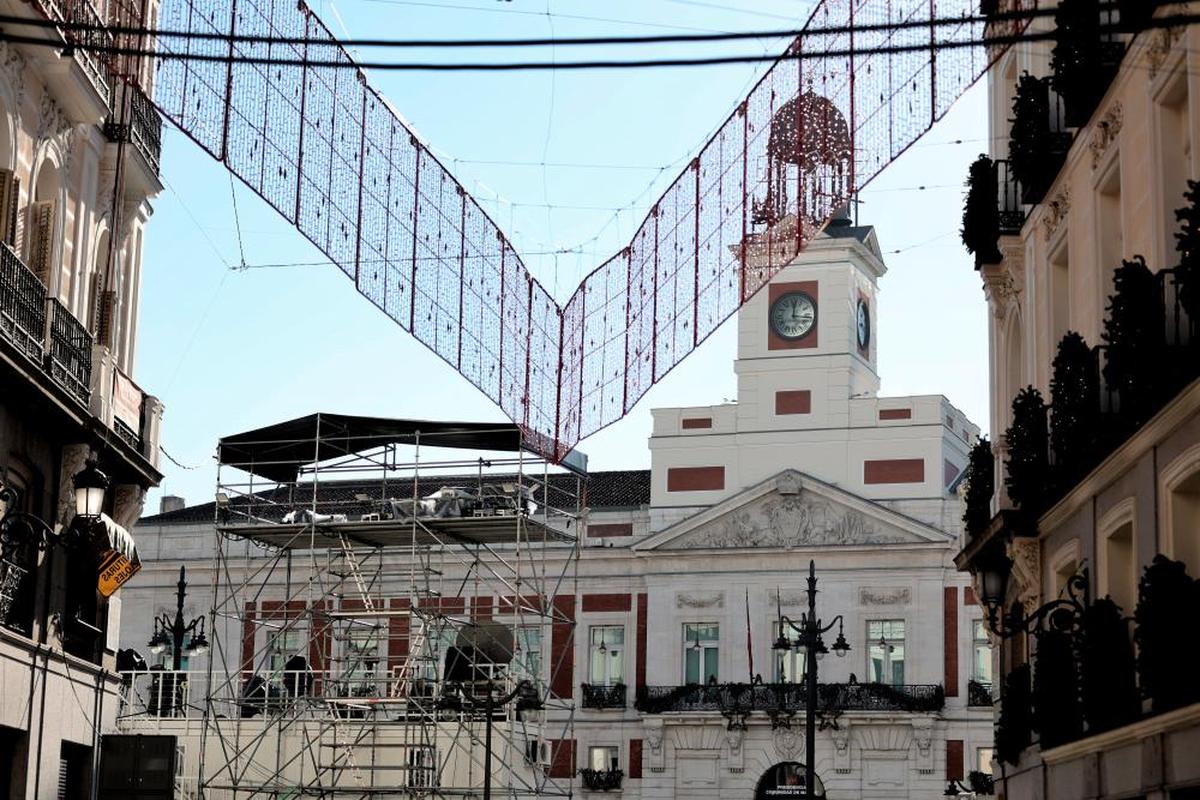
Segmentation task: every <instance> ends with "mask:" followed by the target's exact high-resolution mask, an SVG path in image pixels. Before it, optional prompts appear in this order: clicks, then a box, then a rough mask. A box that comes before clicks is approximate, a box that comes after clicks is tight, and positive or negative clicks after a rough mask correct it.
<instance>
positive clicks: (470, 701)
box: [446, 676, 541, 800]
mask: <svg viewBox="0 0 1200 800" xmlns="http://www.w3.org/2000/svg"><path fill="white" fill-rule="evenodd" d="M476 687H479V688H483V689H484V690H485V693H484V695H483V697H482V699H481V698H479V697H478V696H477V695H475V694H474V693H473V692H472V691H463V685H462V684H461V683H454V684H447V686H446V690H447V694H449V693H451V692H455V693H457V694H458V696H459V698H458V699H459V701H460V702H461V703H462V704H463V705H465V706H466V707H467V708H469V709H471V710H472V711H474V710H477V709H480V708H482V709H483V713H484V734H483V800H492V716H493V714H495V712H496V710H497V709H499V708H504V707H505V706H506V705H508V704H509V703H511V702H512V701H513V700H514V699H516V700H517V709H518V710H520V709H521V708H522V706H525V707H527V708H528V709H530V710H533V709H536V708H540V706H541V701H540V700H539V699H538V694H537V688H536V687H535V686H534V685H533V682H532V681H530V680H521V681H519V682H518V683H517V685H516V686H514V687H513V689H512V691H510V692H507V693H505V694H502V695H497V694H496V689H497V688H499V686H498V684H497V683H496V682H495V680H493V679H492V678H491V677H490V676H489V677H488V679H487V681H486V682H485V683H483V685H482V687H480V685H479V684H478V683H473V684H472V688H473V689H474V688H476ZM517 698H519V699H517Z"/></svg>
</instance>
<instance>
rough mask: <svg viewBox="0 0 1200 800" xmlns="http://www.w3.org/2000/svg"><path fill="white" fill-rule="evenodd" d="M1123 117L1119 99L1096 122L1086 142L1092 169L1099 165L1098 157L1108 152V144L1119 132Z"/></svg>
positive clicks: (1123, 112)
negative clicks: (1090, 137) (1093, 130)
mask: <svg viewBox="0 0 1200 800" xmlns="http://www.w3.org/2000/svg"><path fill="white" fill-rule="evenodd" d="M1124 117H1125V110H1124V108H1122V106H1121V103H1120V101H1116V102H1114V103H1113V104H1112V106H1111V107H1109V109H1108V111H1107V112H1105V114H1104V116H1103V117H1102V118H1101V119H1100V121H1099V122H1097V123H1096V129H1095V132H1094V133H1093V134H1092V140H1091V141H1090V142H1089V143H1088V149H1089V150H1090V151H1091V153H1092V169H1095V168H1096V167H1097V166H1099V165H1100V159H1101V158H1103V157H1104V154H1105V153H1106V152H1108V147H1109V145H1111V144H1112V143H1113V142H1114V141H1116V139H1117V135H1118V134H1119V133H1120V132H1121V126H1122V124H1123V123H1124Z"/></svg>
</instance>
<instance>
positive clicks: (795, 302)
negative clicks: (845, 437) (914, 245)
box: [734, 213, 887, 431]
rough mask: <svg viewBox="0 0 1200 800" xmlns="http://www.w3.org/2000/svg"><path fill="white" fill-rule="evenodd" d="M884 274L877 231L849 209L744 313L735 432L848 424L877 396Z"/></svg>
mask: <svg viewBox="0 0 1200 800" xmlns="http://www.w3.org/2000/svg"><path fill="white" fill-rule="evenodd" d="M886 271H887V267H886V266H884V263H883V259H882V257H881V254H880V251H879V243H878V240H877V238H876V236H875V229H874V228H872V227H869V226H864V227H858V226H855V225H854V224H853V223H852V222H851V220H850V219H849V217H848V215H847V214H845V213H843V214H841V215H840V216H839V217H838V218H835V219H834V220H833V221H832V222H831V223H830V224H829V226H828V227H827V228H826V230H825V232H824V233H823V234H821V235H820V236H818V237H817V238H815V239H814V240H813V241H811V242H810V243H809V244H808V246H807V247H806V248H805V250H804V252H803V253H801V254H800V256H799V257H798V258H797V259H796V260H794V261H793V262H792V263H791V264H789V265H788V266H787V267H785V268H784V269H782V270H780V271H779V272H778V273H776V275H775V276H774V277H773V278H772V279H771V281H770V283H768V284H767V285H766V286H765V287H764V288H763V289H762V290H761V291H759V292H758V294H756V295H755V296H754V297H752V298H751V299H750V301H749V302H748V303H746V304H745V305H744V306H743V307H742V309H741V310H740V312H739V313H738V355H737V361H736V362H735V365H734V369H735V371H736V372H737V375H738V429H739V430H744V431H749V430H783V429H795V428H831V427H840V426H845V425H848V424H849V420H850V400H851V398H860V397H873V396H875V395H876V394H877V393H878V391H879V376H878V374H877V373H876V370H875V292H876V282H877V280H878V279H879V278H880V277H881V276H882V275H883V274H884V273H885V272H886Z"/></svg>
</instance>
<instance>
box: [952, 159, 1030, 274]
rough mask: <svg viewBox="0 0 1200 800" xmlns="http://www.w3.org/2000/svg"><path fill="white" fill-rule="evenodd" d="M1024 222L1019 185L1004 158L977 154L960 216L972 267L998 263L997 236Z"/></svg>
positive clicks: (1017, 229)
mask: <svg viewBox="0 0 1200 800" xmlns="http://www.w3.org/2000/svg"><path fill="white" fill-rule="evenodd" d="M1024 224H1025V209H1024V207H1023V206H1022V205H1021V188H1020V185H1019V184H1018V183H1017V179H1016V176H1015V175H1014V174H1013V171H1012V166H1011V165H1010V164H1009V162H1008V161H1006V160H1003V159H998V160H996V161H993V160H992V159H990V158H988V157H987V156H980V157H979V158H978V159H976V161H975V163H974V164H972V165H971V170H970V174H969V176H968V178H967V197H966V200H965V203H964V207H963V216H962V242H963V245H964V246H966V248H967V250H968V251H969V252H971V253H973V254H974V255H975V269H979V268H980V267H982V266H983V265H984V264H999V263H1000V262H1001V261H1003V260H1004V255H1003V253H1001V252H1000V237H1001V236H1017V235H1019V234H1020V233H1021V228H1022V226H1024Z"/></svg>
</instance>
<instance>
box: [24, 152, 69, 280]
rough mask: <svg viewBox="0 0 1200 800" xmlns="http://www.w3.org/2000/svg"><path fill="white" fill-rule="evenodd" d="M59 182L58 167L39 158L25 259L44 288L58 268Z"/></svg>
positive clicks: (49, 161) (47, 159) (30, 206)
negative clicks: (39, 163)
mask: <svg viewBox="0 0 1200 800" xmlns="http://www.w3.org/2000/svg"><path fill="white" fill-rule="evenodd" d="M61 185H62V181H61V176H60V174H59V169H58V166H57V165H56V164H55V163H54V162H53V161H52V160H50V159H49V158H44V159H42V163H41V166H40V167H39V168H38V171H37V179H36V181H35V183H34V187H33V199H32V200H31V201H30V203H29V219H28V222H27V228H26V230H27V231H28V234H27V235H26V237H25V242H26V245H25V261H26V263H27V264H28V265H29V268H30V269H31V270H33V271H34V272H35V273H37V276H38V277H39V278H40V279H41V281H42V283H43V284H45V285H46V287H47V288H52V287H53V281H54V278H55V273H56V272H57V271H58V270H57V263H56V259H57V258H58V254H59V248H58V247H57V239H58V237H57V236H56V235H55V234H56V232H57V230H58V216H59V214H60V213H61V209H60V208H59V200H60V188H61Z"/></svg>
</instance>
